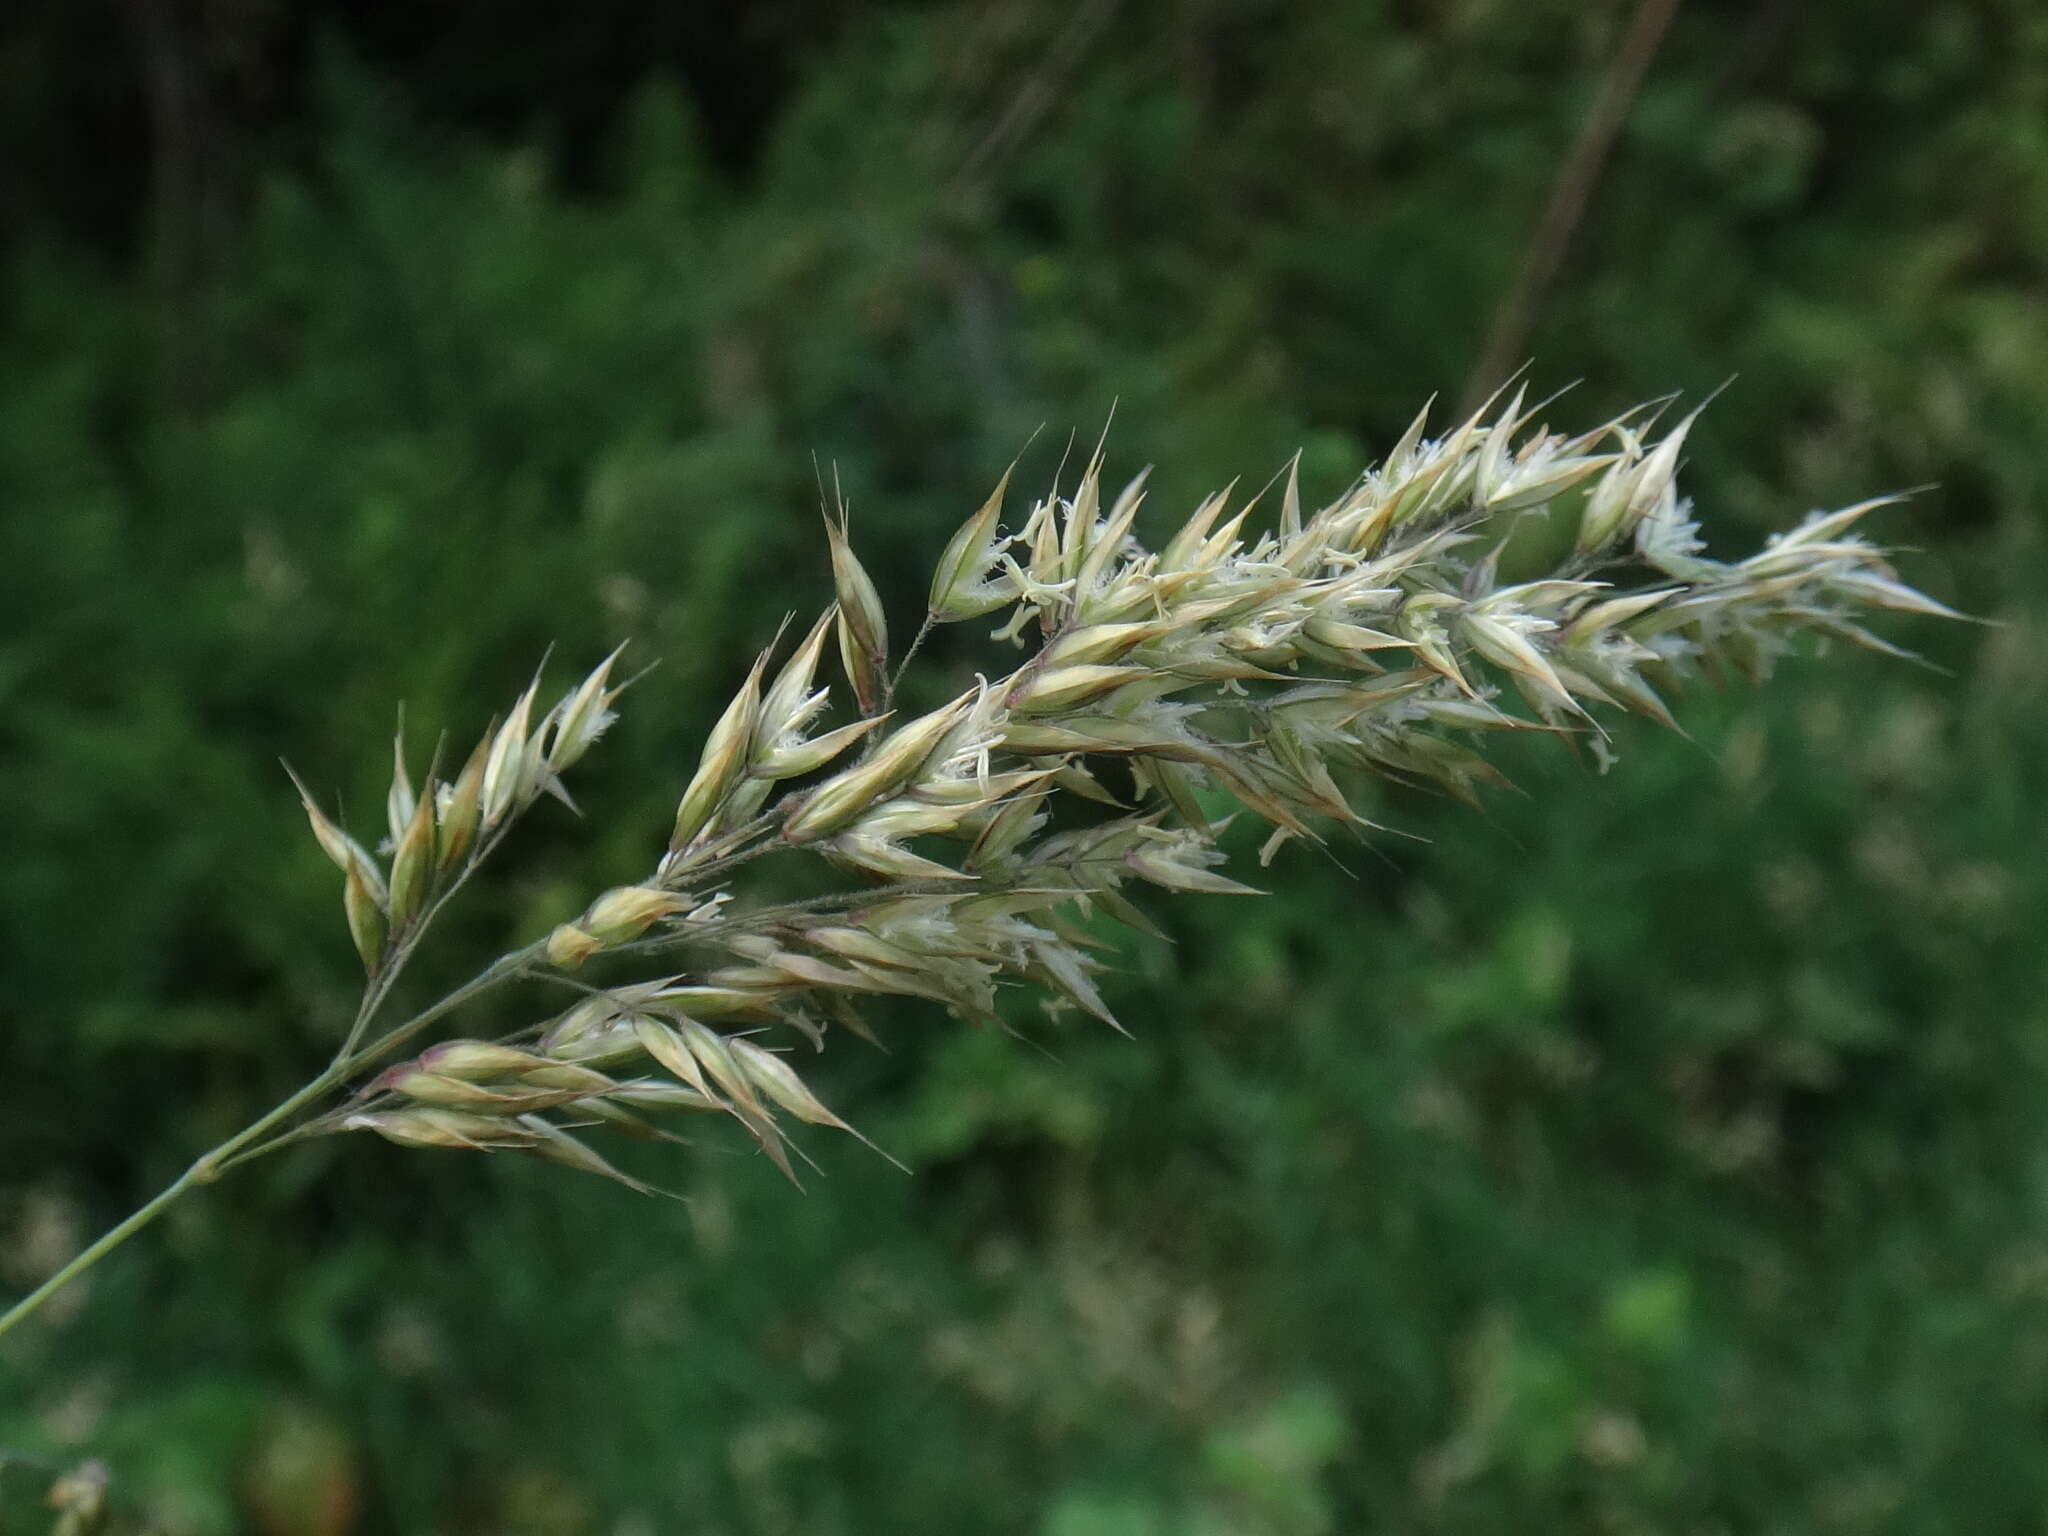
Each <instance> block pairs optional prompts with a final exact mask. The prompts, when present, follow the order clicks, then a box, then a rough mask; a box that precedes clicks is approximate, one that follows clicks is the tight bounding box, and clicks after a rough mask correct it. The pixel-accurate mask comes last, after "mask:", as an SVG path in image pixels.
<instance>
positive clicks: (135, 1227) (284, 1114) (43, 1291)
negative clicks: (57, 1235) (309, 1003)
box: [0, 1067, 340, 1335]
mask: <svg viewBox="0 0 2048 1536" xmlns="http://www.w3.org/2000/svg"><path fill="white" fill-rule="evenodd" d="M339 1079H340V1074H339V1073H337V1072H336V1071H335V1069H334V1068H333V1067H329V1068H328V1069H327V1070H326V1071H325V1072H322V1073H321V1074H320V1075H319V1076H318V1077H316V1078H314V1079H313V1080H312V1081H311V1082H310V1083H308V1084H306V1086H305V1087H303V1088H301V1089H300V1090H299V1091H298V1092H297V1093H295V1094H293V1095H292V1096H291V1097H290V1098H288V1099H286V1100H285V1101H284V1102H283V1103H282V1104H280V1105H278V1106H277V1108H275V1109H273V1110H271V1111H270V1113H269V1114H267V1115H265V1116H264V1117H263V1118H262V1119H260V1120H257V1121H255V1122H254V1123H252V1124H250V1125H248V1126H246V1127H244V1128H243V1129H242V1130H240V1131H238V1132H237V1133H236V1134H235V1135H233V1136H230V1137H229V1138H228V1139H227V1140H226V1141H224V1142H222V1143H221V1144H220V1145H219V1146H217V1147H215V1148H214V1149H213V1150H212V1151H211V1152H208V1153H206V1154H205V1155H204V1156H202V1157H201V1158H199V1160H198V1161H197V1162H195V1163H193V1164H192V1166H191V1167H190V1168H187V1169H186V1170H185V1171H184V1172H183V1173H181V1174H179V1175H178V1177H177V1178H176V1179H175V1180H173V1181H172V1182H171V1183H170V1184H168V1185H166V1186H165V1187H164V1189H163V1190H162V1192H160V1193H159V1194H158V1195H157V1196H156V1198H155V1199H153V1200H151V1201H150V1202H149V1203H148V1204H146V1205H144V1206H142V1207H141V1208H140V1209H138V1210H136V1211H134V1212H132V1213H131V1214H130V1215H129V1217H128V1219H127V1220H125V1221H123V1222H121V1223H120V1224H119V1225H118V1226H115V1227H112V1228H110V1229H109V1230H108V1231H106V1232H105V1233H103V1234H102V1235H101V1236H100V1238H99V1240H98V1241H97V1242H95V1243H93V1244H92V1245H91V1246H90V1247H88V1248H86V1249H85V1250H84V1251H83V1252H82V1253H80V1254H79V1255H78V1256H77V1257H76V1258H74V1259H73V1260H72V1261H71V1262H70V1263H68V1264H66V1265H65V1266H64V1267H63V1268H62V1269H60V1270H58V1271H57V1272H56V1273H55V1274H54V1275H52V1276H50V1278H49V1279H47V1280H45V1281H44V1282H43V1283H42V1284H41V1285H39V1286H37V1287H36V1288H35V1289H34V1290H33V1291H30V1292H29V1293H28V1295H26V1296H24V1297H22V1298H21V1300H20V1301H17V1302H16V1303H15V1304H14V1305H13V1306H11V1307H9V1308H8V1309H7V1311H6V1313H5V1315H0V1335H4V1334H5V1333H6V1332H7V1331H8V1330H9V1329H11V1328H12V1327H14V1325H15V1324H17V1323H19V1322H21V1321H23V1320H24V1319H25V1318H27V1317H28V1316H30V1315H31V1314H32V1313H34V1312H35V1311H36V1309H37V1308H39V1307H41V1306H42V1304H43V1303H44V1302H46V1301H48V1300H49V1299H50V1298H51V1297H52V1296H54V1295H56V1294H57V1292H59V1291H61V1290H63V1289H64V1287H65V1286H67V1285H69V1284H70V1283H71V1282H72V1281H73V1280H75V1279H77V1278H78V1277H79V1276H80V1275H82V1274H84V1273H85V1272H86V1271H87V1270H88V1269H91V1268H92V1267H93V1265H95V1264H97V1263H99V1261H100V1260H101V1259H103V1258H105V1257H106V1256H107V1255H108V1254H110V1253H112V1252H113V1251H114V1250H115V1249H116V1248H118V1247H120V1246H121V1245H122V1244H123V1243H125V1242H127V1241H128V1239H129V1238H131V1237H133V1236H134V1235H135V1234H136V1233H138V1232H140V1231H141V1230H142V1229H143V1228H144V1227H146V1226H148V1225H149V1224H150V1223H151V1222H153V1221H155V1220H156V1219H157V1217H159V1216H161V1215H163V1213H164V1212H165V1211H167V1210H169V1209H170V1208H171V1206H172V1205H174V1204H175V1203H176V1202H177V1201H178V1200H179V1199H180V1198H182V1197H183V1196H185V1195H186V1194H188V1193H190V1192H191V1191H192V1189H193V1188H194V1187H196V1186H198V1185H200V1184H206V1183H209V1182H211V1181H212V1180H213V1178H214V1177H215V1176H216V1175H218V1174H219V1172H220V1170H221V1166H222V1164H223V1163H225V1162H226V1160H227V1159H228V1158H229V1157H231V1156H233V1155H234V1154H235V1153H236V1152H238V1151H240V1150H241V1149H242V1148H243V1147H245V1146H247V1145H248V1144H249V1143H250V1142H252V1141H254V1140H255V1139H256V1138H258V1137H259V1136H261V1135H263V1134H264V1133H265V1132H266V1131H268V1130H270V1129H271V1128H272V1127H273V1126H276V1125H279V1124H281V1123H282V1122H283V1121H285V1120H288V1119H290V1118H291V1117H292V1116H293V1115H295V1114H297V1113H298V1112H299V1111H300V1110H301V1109H304V1108H305V1107H306V1106H307V1105H308V1104H310V1103H312V1102H313V1100H315V1099H317V1098H318V1097H319V1096H320V1095H321V1094H323V1093H325V1092H327V1090H328V1089H330V1088H332V1087H333V1086H334V1085H335V1083H336V1082H337V1081H339Z"/></svg>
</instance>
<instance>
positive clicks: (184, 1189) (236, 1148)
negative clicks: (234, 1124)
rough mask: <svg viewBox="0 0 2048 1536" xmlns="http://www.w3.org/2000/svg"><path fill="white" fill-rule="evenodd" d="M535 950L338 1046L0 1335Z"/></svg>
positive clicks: (367, 999) (19, 1305)
mask: <svg viewBox="0 0 2048 1536" xmlns="http://www.w3.org/2000/svg"><path fill="white" fill-rule="evenodd" d="M420 926H421V927H424V926H425V925H424V924H421V925H420ZM542 950H543V946H542V945H539V944H529V945H527V946H525V947H524V948H521V949H515V950H512V951H511V952H510V953H508V954H504V955H500V956H499V957H498V958H497V959H496V960H494V961H493V962H492V963H491V964H490V965H488V966H487V967H485V968H484V969H483V970H481V971H479V972H478V973H477V974H476V975H475V976H473V977H471V978H470V979H469V980H468V981H466V982H464V983H463V984H462V985H461V986H460V987H457V988H456V989H455V990H454V991H453V992H450V993H449V994H448V995H447V996H446V997H444V998H442V999H441V1000H440V1001H439V1002H437V1003H435V1004H434V1005H433V1006H432V1007H430V1008H426V1009H423V1010H422V1011H420V1012H419V1013H416V1014H414V1015H413V1016H412V1017H411V1018H409V1019H407V1020H406V1021H405V1022H404V1023H402V1024H400V1025H398V1026H396V1027H395V1028H393V1029H391V1030H389V1031H387V1032H386V1033H385V1034H383V1035H382V1036H380V1037H379V1038H378V1039H376V1040H375V1041H373V1042H371V1043H370V1044H369V1045H366V1046H363V1047H361V1048H360V1049H357V1050H352V1051H345V1052H344V1053H343V1054H341V1055H338V1056H336V1057H335V1059H334V1060H333V1061H331V1062H329V1063H328V1065H327V1067H326V1069H325V1070H324V1071H322V1072H321V1073H320V1074H319V1075H318V1076H316V1077H315V1078H313V1079H312V1081H310V1082H308V1083H307V1084H306V1085H305V1086H304V1087H302V1088H300V1089H299V1090H298V1091H297V1092H296V1093H294V1094H293V1095H292V1096H291V1097H290V1098H288V1099H286V1100H284V1101H283V1102H282V1103H281V1104H279V1105H278V1106H277V1107H276V1108H274V1109H272V1110H271V1111H270V1112H269V1113H267V1114H265V1115H264V1116H263V1117H262V1118H260V1119H258V1120H255V1121H252V1122H251V1123H250V1124H248V1125H246V1126H244V1127H243V1128H242V1129H241V1130H239V1131H237V1132H236V1133H235V1134H234V1135H233V1136H230V1137H229V1138H228V1139H227V1140H226V1141H224V1142H222V1143H221V1144H220V1145H219V1146H217V1147H215V1148H213V1149H212V1150H211V1151H209V1152H206V1153H204V1154H202V1155H201V1156H200V1157H199V1158H198V1159H197V1160H196V1161H194V1162H193V1164H192V1166H191V1167H189V1168H187V1169H186V1170H185V1171H184V1172H183V1173H181V1174H179V1175H178V1177H177V1178H176V1179H174V1180H172V1181H171V1183H169V1184H167V1185H166V1186H164V1188H163V1189H162V1190H161V1191H159V1192H158V1193H157V1194H156V1196H155V1197H154V1198H152V1199H151V1200H150V1201H149V1202H148V1203H146V1204H144V1205H142V1206H140V1207H138V1208H137V1209H136V1210H134V1211H132V1212H130V1213H129V1215H128V1216H127V1217H126V1218H125V1219H124V1220H122V1221H121V1222H119V1223H118V1224H117V1225H115V1226H113V1227H110V1228H108V1229H107V1231H106V1232H104V1233H102V1234H101V1235H100V1237H99V1238H98V1239H97V1240H96V1241H94V1242H93V1243H92V1244H91V1245H90V1246H89V1247H87V1248H85V1249H84V1250H83V1251H81V1252H80V1253H79V1254H78V1256H77V1257H76V1258H74V1259H72V1260H71V1262H70V1263H68V1264H66V1265H65V1266H64V1267H63V1268H62V1269H60V1270H58V1271H57V1272H56V1273H55V1274H53V1275H51V1276H50V1278H49V1279H47V1280H45V1281H44V1282H43V1283H42V1284H41V1285H39V1286H37V1287H36V1288H35V1289H34V1290H33V1291H30V1292H29V1293H28V1294H27V1295H26V1296H24V1297H22V1298H21V1300H19V1301H17V1302H16V1303H15V1304H14V1305H13V1306H12V1307H9V1308H8V1309H7V1311H6V1312H5V1313H4V1314H0V1336H4V1335H5V1334H6V1333H7V1332H8V1330H10V1329H11V1328H13V1327H14V1326H15V1325H16V1324H17V1323H20V1322H23V1321H25V1320H26V1319H27V1318H28V1317H29V1316H31V1315H32V1314H33V1313H34V1312H36V1311H37V1310H38V1309H39V1308H40V1307H41V1306H42V1305H43V1303H44V1302H46V1301H48V1300H49V1299H50V1298H51V1297H52V1296H54V1295H56V1294H57V1292H59V1291H61V1290H63V1289H64V1287H65V1286H67V1285H69V1284H70V1283H71V1282H72V1281H73V1280H76V1279H77V1278H78V1277H79V1276H80V1275H82V1274H84V1273H85V1272H86V1271H87V1270H89V1269H91V1268H92V1267H93V1266H94V1265H95V1264H97V1263H99V1261H100V1260H101V1259H104V1258H105V1257H106V1256H107V1255H108V1254H110V1253H112V1252H113V1251H114V1250H115V1249H116V1248H118V1247H120V1246H121V1245H122V1244H123V1243H125V1242H127V1241H128V1239H129V1238H131V1237H133V1236H134V1235H135V1234H136V1233H138V1232H140V1231H141V1230H142V1229H143V1228H144V1227H147V1226H149V1225H150V1224H151V1223H153V1222H154V1221H155V1220H156V1219H157V1218H158V1217H159V1216H161V1215H163V1213H164V1212H165V1211H167V1210H169V1209H170V1208H171V1207H172V1206H173V1205H175V1204H176V1203H177V1202H178V1201H179V1200H181V1199H183V1198H184V1197H185V1196H186V1195H188V1194H190V1193H191V1192H192V1191H193V1190H194V1189H196V1188H197V1187H198V1186H200V1185H202V1184H210V1183H212V1182H213V1180H215V1179H216V1178H218V1177H219V1176H220V1175H221V1174H222V1173H224V1172H226V1171H227V1170H228V1169H229V1168H231V1167H234V1166H237V1165H239V1164H241V1163H245V1162H248V1161H250V1160H251V1159H253V1158H257V1157H261V1156H262V1155H263V1154H264V1153H266V1152H272V1151H275V1150H276V1149H277V1148H279V1147H281V1146H283V1145H285V1144H286V1143H287V1142H288V1141H290V1140H292V1139H293V1133H292V1132H289V1131H287V1132H286V1133H285V1134H284V1135H282V1136H279V1137H276V1138H274V1139H272V1140H270V1141H268V1142H265V1141H263V1139H262V1138H263V1137H264V1136H265V1135H267V1134H268V1133H269V1132H271V1131H272V1130H275V1129H276V1128H277V1127H278V1126H280V1125H283V1124H284V1123H285V1122H286V1121H287V1120H290V1119H291V1118H292V1116H294V1115H296V1114H297V1113H299V1111H300V1110H302V1109H304V1108H306V1107H307V1106H308V1105H309V1104H312V1103H314V1102H315V1101H316V1100H318V1099H320V1098H322V1097H323V1096H325V1095H326V1094H328V1093H329V1092H331V1091H333V1090H334V1089H336V1088H338V1087H340V1086H341V1085H342V1084H344V1083H345V1082H347V1081H348V1080H349V1079H350V1078H352V1077H354V1076H355V1075H356V1073H357V1072H359V1071H361V1070H362V1069H363V1068H364V1067H365V1066H367V1065H369V1064H370V1063H371V1062H372V1061H375V1060H377V1059H378V1058H379V1057H382V1056H386V1055H389V1054H390V1053H391V1052H392V1051H395V1050H397V1049H398V1048H399V1047H400V1046H402V1045H404V1044H405V1043H406V1042H407V1041H408V1040H411V1039H413V1038H414V1037H415V1036H417V1035H418V1034H419V1033H420V1031H422V1030H424V1029H426V1028H427V1027H428V1026H429V1025H431V1024H433V1023H434V1022H435V1021H436V1020H438V1019H440V1018H442V1017H444V1016H445V1015H447V1014H449V1013H451V1012H453V1011H454V1010H455V1009H457V1008H459V1007H461V1006H462V1005H463V1004H464V1003H466V1002H469V1001H471V1000H473V999H474V998H476V997H477V996H479V995H480V994H482V993H484V992H486V991H488V990H490V989H491V988H492V987H495V986H497V985H498V984H499V983H501V982H504V981H507V980H509V979H510V978H511V977H512V976H514V975H515V974H517V973H518V972H519V971H520V970H521V968H523V967H524V966H525V965H526V963H527V962H528V961H530V960H531V959H533V958H534V956H536V955H538V954H540V953H541V952H542ZM402 963H403V953H401V954H399V955H394V957H393V962H392V964H390V965H388V966H386V967H385V970H384V972H383V976H382V978H381V979H382V980H383V985H382V986H381V987H379V986H378V985H377V984H376V983H372V985H371V987H370V988H369V989H367V990H366V991H365V993H364V1003H365V1006H364V1008H363V1009H362V1010H360V1011H359V1015H358V1025H359V1028H358V1031H357V1032H360V1026H361V1025H364V1024H367V1023H368V1020H369V1016H370V1015H371V1014H372V1013H374V1012H375V1009H376V1005H377V1003H378V1002H381V1001H382V999H383V997H384V996H385V995H388V992H389V988H390V981H391V980H392V979H395V977H396V975H397V972H398V970H399V968H400V966H401V965H402Z"/></svg>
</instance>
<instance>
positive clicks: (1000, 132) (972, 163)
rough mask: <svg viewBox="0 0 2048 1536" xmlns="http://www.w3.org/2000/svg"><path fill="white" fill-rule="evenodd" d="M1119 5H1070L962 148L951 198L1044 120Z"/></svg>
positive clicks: (967, 191)
mask: <svg viewBox="0 0 2048 1536" xmlns="http://www.w3.org/2000/svg"><path fill="white" fill-rule="evenodd" d="M1119 3H1120V0H1081V4H1080V5H1078V6H1076V7H1075V8H1074V12H1073V14H1072V15H1071V16H1069V17H1068V18H1067V22H1066V25H1065V26H1063V27H1061V28H1060V30H1059V32H1058V34H1057V35H1055V36H1054V38H1053V39H1052V41H1051V42H1050V43H1048V44H1047V45H1046V49H1045V52H1044V54H1043V55H1041V56H1040V58H1039V59H1038V61H1037V63H1036V64H1035V65H1034V66H1033V67H1032V69H1031V72H1030V73H1029V74H1027V75H1026V76H1025V77H1024V79H1023V81H1022V82H1021V83H1020V84H1019V85H1018V87H1017V89H1016V90H1015V91H1014V92H1012V93H1011V96H1010V99H1009V101H1008V102H1007V103H1005V105H1004V107H1003V109H1002V111H1001V112H999V113H998V114H997V115H996V120H995V122H994V124H993V125H992V126H991V127H990V128H989V130H988V132H987V133H986V134H985V135H983V137H982V139H981V142H980V143H978V144H976V145H975V146H974V148H973V149H972V150H971V151H969V152H968V154H967V157H966V159H965V160H964V161H963V162H962V164H961V166H960V169H959V171H958V172H957V173H956V174H955V175H954V177H953V184H952V186H951V188H950V189H949V191H950V194H951V197H952V199H953V200H954V201H956V202H957V201H958V200H960V199H961V198H964V197H967V196H969V195H971V194H972V193H974V192H975V191H977V190H979V189H980V187H982V186H983V185H985V184H986V183H987V182H988V180H989V179H990V173H991V172H992V171H993V170H994V169H995V168H996V167H997V166H999V165H1000V164H1001V163H1002V162H1003V161H1004V160H1006V159H1007V158H1009V156H1010V155H1011V154H1013V153H1015V151H1016V149H1017V147H1018V146H1019V145H1021V144H1022V143H1024V142H1025V140H1027V139H1028V138H1029V137H1030V136H1031V134H1032V132H1033V131H1034V130H1035V129H1036V128H1037V127H1038V125H1039V124H1040V123H1042V122H1043V121H1044V120H1045V117H1046V114H1047V113H1049V112H1050V111H1051V110H1052V107H1053V103H1054V102H1056V101H1057V100H1058V99H1059V93H1060V90H1061V88H1062V87H1063V86H1065V84H1066V82H1067V80H1068V78H1069V77H1070V76H1071V75H1072V74H1073V72H1074V66H1075V65H1077V64H1078V63H1079V62H1080V60H1081V56H1082V55H1083V54H1084V53H1086V52H1087V49H1088V45H1089V44H1090V43H1092V42H1093V41H1094V40H1095V39H1096V38H1097V37H1098V36H1099V35H1100V34H1101V32H1102V29H1103V28H1104V27H1106V26H1108V25H1109V22H1110V19H1111V18H1112V17H1113V16H1115V15H1116V12H1117V7H1118V4H1119Z"/></svg>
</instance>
